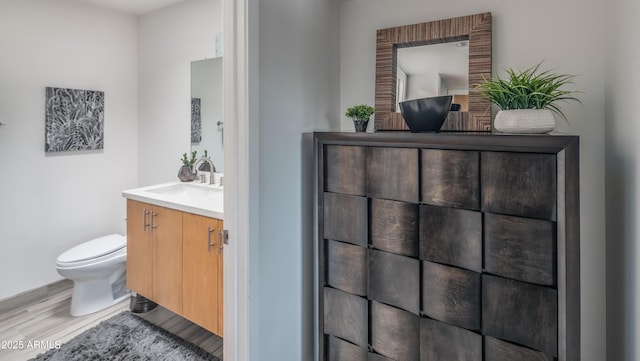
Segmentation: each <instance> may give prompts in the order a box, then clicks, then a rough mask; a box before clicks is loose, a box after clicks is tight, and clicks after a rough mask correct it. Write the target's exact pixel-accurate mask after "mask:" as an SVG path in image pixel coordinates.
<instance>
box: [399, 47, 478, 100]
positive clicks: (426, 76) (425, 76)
mask: <svg viewBox="0 0 640 361" xmlns="http://www.w3.org/2000/svg"><path fill="white" fill-rule="evenodd" d="M397 56H398V69H397V71H396V77H397V81H396V84H397V90H396V104H398V103H400V102H402V101H405V100H412V99H419V98H427V97H435V96H439V95H453V96H454V98H455V99H454V101H453V103H454V104H459V105H460V110H461V111H467V109H468V99H467V98H468V97H467V95H468V94H469V41H468V40H461V41H455V42H449V43H441V44H431V45H422V46H414V47H406V48H398V55H397ZM454 108H455V107H454ZM396 111H397V112H399V111H400V106H399V105H396Z"/></svg>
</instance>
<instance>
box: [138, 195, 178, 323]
mask: <svg viewBox="0 0 640 361" xmlns="http://www.w3.org/2000/svg"><path fill="white" fill-rule="evenodd" d="M127 287H129V289H131V290H133V291H136V292H138V293H140V294H141V295H143V296H145V297H147V298H149V299H150V300H153V301H154V302H156V303H158V304H161V305H162V306H163V307H165V308H167V309H169V310H171V311H173V312H176V313H181V312H182V212H180V211H176V210H173V209H170V208H165V207H160V206H156V205H152V204H148V203H143V202H138V201H134V200H127Z"/></svg>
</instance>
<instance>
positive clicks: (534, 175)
mask: <svg viewBox="0 0 640 361" xmlns="http://www.w3.org/2000/svg"><path fill="white" fill-rule="evenodd" d="M314 144H315V161H316V164H315V166H316V172H317V174H316V182H317V184H316V190H317V192H316V214H315V219H316V225H317V227H316V243H315V246H316V248H315V251H316V253H315V265H314V267H315V271H316V273H315V274H316V291H315V300H316V323H315V324H316V342H317V345H316V346H317V347H316V350H317V353H316V356H317V358H318V360H322V361H325V360H349V361H358V360H361V361H365V360H368V361H383V360H397V361H418V360H420V361H427V360H428V361H514V360H517V361H533V360H536V361H542V360H549V361H552V360H559V361H579V360H580V235H579V229H580V226H579V223H580V216H579V208H580V207H579V158H578V153H579V138H578V137H577V136H559V135H558V136H557V135H532V136H526V135H495V134H482V133H480V134H460V133H441V134H412V133H315V134H314Z"/></svg>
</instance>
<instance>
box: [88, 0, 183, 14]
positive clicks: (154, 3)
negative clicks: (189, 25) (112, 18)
mask: <svg viewBox="0 0 640 361" xmlns="http://www.w3.org/2000/svg"><path fill="white" fill-rule="evenodd" d="M81 1H84V2H88V3H92V4H97V5H101V6H104V7H107V8H110V9H115V10H119V11H123V12H126V13H130V14H135V15H142V14H146V13H149V12H152V11H154V10H158V9H160V8H163V7H166V6H169V5H173V4H177V3H181V2H184V1H186V0H81Z"/></svg>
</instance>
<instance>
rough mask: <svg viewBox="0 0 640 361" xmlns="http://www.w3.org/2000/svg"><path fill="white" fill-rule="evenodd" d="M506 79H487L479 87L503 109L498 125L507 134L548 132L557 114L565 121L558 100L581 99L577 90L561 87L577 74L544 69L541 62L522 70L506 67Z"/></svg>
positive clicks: (477, 88)
mask: <svg viewBox="0 0 640 361" xmlns="http://www.w3.org/2000/svg"><path fill="white" fill-rule="evenodd" d="M505 71H506V78H504V79H503V78H500V77H496V78H495V79H492V80H485V81H484V82H482V83H480V84H478V85H477V86H476V90H477V91H478V92H479V93H480V94H481V95H483V96H485V97H487V98H488V99H489V101H490V102H492V103H493V104H495V105H497V106H498V107H499V108H500V111H499V112H498V114H496V118H495V119H494V124H493V126H494V128H495V129H496V130H497V131H500V132H505V133H548V132H550V131H552V130H553V129H554V128H555V126H556V121H555V117H554V113H555V114H557V115H558V116H560V117H561V118H562V119H564V120H565V121H566V120H567V117H566V116H565V115H564V113H563V112H562V110H561V109H560V107H559V106H558V104H557V102H559V101H570V100H573V101H577V102H578V103H580V100H578V99H577V98H576V97H575V96H574V94H576V93H577V92H575V91H571V90H565V89H561V88H562V87H564V86H565V85H567V84H571V83H572V80H573V78H575V76H574V75H569V74H556V73H553V72H551V71H550V70H546V71H540V64H538V65H536V66H533V67H530V68H527V69H525V70H522V71H515V70H514V69H512V68H509V67H507V68H505Z"/></svg>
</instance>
